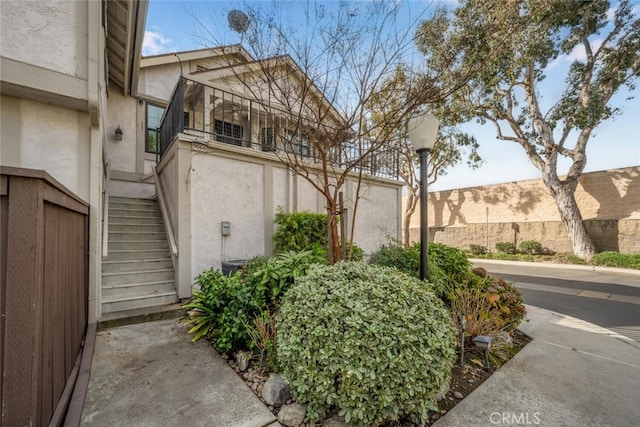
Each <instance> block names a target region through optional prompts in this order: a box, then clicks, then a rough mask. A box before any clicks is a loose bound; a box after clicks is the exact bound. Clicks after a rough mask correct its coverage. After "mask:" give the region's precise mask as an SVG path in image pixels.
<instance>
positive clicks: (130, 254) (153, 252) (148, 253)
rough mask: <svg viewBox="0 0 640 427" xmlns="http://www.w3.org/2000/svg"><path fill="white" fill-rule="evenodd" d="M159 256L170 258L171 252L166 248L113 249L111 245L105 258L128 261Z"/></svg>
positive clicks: (157, 257)
mask: <svg viewBox="0 0 640 427" xmlns="http://www.w3.org/2000/svg"><path fill="white" fill-rule="evenodd" d="M160 258H171V254H170V252H169V250H168V248H161V249H125V250H113V249H112V248H111V246H109V258H107V261H129V260H143V259H144V260H146V259H160ZM103 263H104V261H103Z"/></svg>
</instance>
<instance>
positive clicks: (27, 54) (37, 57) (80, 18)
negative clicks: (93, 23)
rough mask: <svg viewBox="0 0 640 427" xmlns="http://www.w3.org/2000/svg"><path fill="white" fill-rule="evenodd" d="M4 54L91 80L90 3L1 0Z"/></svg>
mask: <svg viewBox="0 0 640 427" xmlns="http://www.w3.org/2000/svg"><path fill="white" fill-rule="evenodd" d="M0 13H1V14H2V26H0V27H1V29H0V34H1V37H0V39H1V40H2V43H0V55H2V56H4V57H7V58H11V59H15V60H17V61H21V62H25V63H27V64H33V65H37V66H39V67H42V68H46V69H50V70H53V71H58V72H60V73H63V74H68V75H71V76H76V77H80V78H83V79H87V74H88V72H87V70H88V59H87V58H88V56H87V49H88V46H87V37H88V36H87V32H88V26H87V14H88V10H87V3H86V2H80V1H68V0H41V1H22V0H2V1H0Z"/></svg>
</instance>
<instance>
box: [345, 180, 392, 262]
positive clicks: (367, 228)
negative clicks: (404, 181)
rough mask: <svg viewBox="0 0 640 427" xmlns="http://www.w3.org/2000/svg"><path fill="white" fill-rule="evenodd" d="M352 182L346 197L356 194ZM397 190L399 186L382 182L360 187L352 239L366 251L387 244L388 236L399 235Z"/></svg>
mask: <svg viewBox="0 0 640 427" xmlns="http://www.w3.org/2000/svg"><path fill="white" fill-rule="evenodd" d="M351 185H352V186H353V190H352V191H350V192H349V196H351V195H355V193H356V189H355V187H356V183H355V182H352V183H351ZM398 191H399V190H398V188H394V187H387V186H381V185H375V186H374V185H365V186H363V187H362V188H361V189H360V201H359V202H358V211H357V213H356V215H357V216H356V228H355V233H354V240H355V242H356V243H357V245H358V246H360V247H361V248H362V249H363V250H364V251H365V253H367V254H370V253H372V252H374V251H375V250H377V249H378V248H379V247H380V245H381V244H382V243H386V240H387V237H392V238H397V237H398V232H399V230H398V220H397V219H398ZM349 204H350V205H351V206H352V204H351V203H349ZM352 214H353V208H351V209H350V215H352Z"/></svg>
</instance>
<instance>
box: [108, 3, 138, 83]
mask: <svg viewBox="0 0 640 427" xmlns="http://www.w3.org/2000/svg"><path fill="white" fill-rule="evenodd" d="M105 3H106V33H107V40H106V45H107V46H106V47H107V61H108V70H109V80H110V81H111V82H113V83H115V84H116V85H118V86H119V87H121V88H122V91H123V93H124V94H125V95H128V94H131V93H135V91H136V89H137V84H138V71H139V69H140V58H141V56H142V42H143V39H144V27H145V22H146V19H147V9H148V1H147V0H110V1H107V2H105Z"/></svg>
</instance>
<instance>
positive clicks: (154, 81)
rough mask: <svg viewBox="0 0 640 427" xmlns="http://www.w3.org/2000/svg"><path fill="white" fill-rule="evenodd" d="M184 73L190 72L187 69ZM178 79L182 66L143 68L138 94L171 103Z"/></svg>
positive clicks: (167, 65) (168, 65)
mask: <svg viewBox="0 0 640 427" xmlns="http://www.w3.org/2000/svg"><path fill="white" fill-rule="evenodd" d="M183 67H184V64H183ZM184 72H185V73H187V72H188V70H187V69H185V70H184ZM178 77H180V64H165V65H163V66H159V67H147V68H142V69H141V70H140V79H139V81H138V92H140V93H141V94H144V95H146V96H150V97H153V98H155V99H158V100H164V101H166V102H169V100H170V99H171V94H172V93H173V89H174V88H175V85H176V83H177V82H178Z"/></svg>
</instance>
